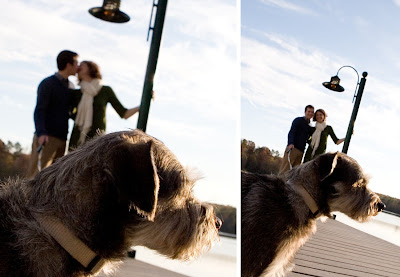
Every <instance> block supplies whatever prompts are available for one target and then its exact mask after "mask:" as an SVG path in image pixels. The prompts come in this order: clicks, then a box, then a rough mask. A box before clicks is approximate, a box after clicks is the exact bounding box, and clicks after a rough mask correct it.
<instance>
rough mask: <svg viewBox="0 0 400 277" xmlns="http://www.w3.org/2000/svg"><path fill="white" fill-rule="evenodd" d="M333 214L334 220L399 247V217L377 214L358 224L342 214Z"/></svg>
mask: <svg viewBox="0 0 400 277" xmlns="http://www.w3.org/2000/svg"><path fill="white" fill-rule="evenodd" d="M334 214H336V220H338V221H340V222H342V223H345V224H346V225H349V226H351V227H353V228H356V229H358V230H360V231H363V232H365V233H367V234H370V235H372V236H375V237H378V238H380V239H383V240H386V241H388V242H391V243H393V244H395V245H398V246H400V217H398V216H395V215H391V214H387V213H379V214H378V215H377V216H375V217H373V218H372V219H371V220H370V221H368V222H364V223H359V222H357V221H354V220H352V219H351V218H349V217H347V216H346V215H344V214H342V213H336V212H335V213H334Z"/></svg>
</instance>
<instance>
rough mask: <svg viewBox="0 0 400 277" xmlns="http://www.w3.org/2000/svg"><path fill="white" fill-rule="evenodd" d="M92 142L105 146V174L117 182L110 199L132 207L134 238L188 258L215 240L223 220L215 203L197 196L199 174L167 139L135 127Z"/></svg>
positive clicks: (112, 184) (131, 234)
mask: <svg viewBox="0 0 400 277" xmlns="http://www.w3.org/2000/svg"><path fill="white" fill-rule="evenodd" d="M89 143H91V144H93V146H91V145H88V146H87V147H88V148H89V149H90V148H91V147H96V148H97V149H99V147H101V148H100V149H99V150H100V151H104V155H102V159H103V161H102V166H103V167H102V171H103V173H104V178H102V179H103V183H104V184H107V185H108V187H111V189H110V190H109V191H108V193H109V194H110V195H109V197H108V198H107V199H110V198H111V199H113V200H112V201H114V202H115V201H116V202H118V205H119V207H120V208H121V209H122V210H123V209H125V210H128V209H129V210H130V212H129V214H128V215H127V216H128V217H129V219H128V222H130V223H129V224H128V225H127V230H126V231H127V234H129V237H130V238H128V239H130V240H131V241H132V243H133V244H140V245H144V246H147V247H149V248H152V249H154V250H157V251H159V252H160V253H161V254H164V255H167V256H168V257H171V258H182V259H187V258H190V257H192V256H196V255H197V254H199V253H200V252H201V250H202V249H203V248H207V247H210V246H211V244H212V242H213V241H214V240H215V239H216V238H217V237H218V229H219V227H220V226H221V221H220V220H219V219H218V218H217V217H216V216H215V213H214V209H213V207H212V206H211V205H209V204H206V203H202V202H200V201H199V200H197V199H196V198H195V197H194V195H193V191H192V189H193V186H194V182H195V180H193V179H191V178H190V177H189V175H188V174H187V172H186V170H185V168H184V167H183V166H182V165H181V164H180V163H179V161H178V159H177V158H176V157H175V155H174V154H173V153H172V152H171V151H170V150H169V149H168V148H167V147H166V146H165V145H164V144H163V143H162V142H160V141H159V140H157V139H155V138H153V137H151V136H149V135H147V134H145V133H143V132H141V131H131V132H119V133H112V134H108V135H104V136H102V137H100V138H98V139H95V140H94V141H93V142H89ZM94 144H97V145H96V146H95V145H94ZM102 144H104V145H103V146H101V145H102ZM84 148H85V147H83V149H78V150H76V151H85V150H84ZM112 189H114V192H113V191H112ZM114 204H115V203H113V205H114Z"/></svg>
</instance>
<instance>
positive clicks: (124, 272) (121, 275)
mask: <svg viewBox="0 0 400 277" xmlns="http://www.w3.org/2000/svg"><path fill="white" fill-rule="evenodd" d="M97 276H98V277H111V276H112V277H132V276H134V277H188V276H186V275H183V274H179V273H176V272H173V271H170V270H166V269H164V268H161V267H157V266H154V265H151V264H148V263H144V262H141V261H138V260H136V259H132V258H126V259H125V260H124V263H123V264H122V265H121V266H120V268H119V269H118V270H116V272H115V273H114V274H112V275H105V274H103V273H102V274H99V275H97Z"/></svg>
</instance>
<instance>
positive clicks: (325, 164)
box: [315, 152, 339, 181]
mask: <svg viewBox="0 0 400 277" xmlns="http://www.w3.org/2000/svg"><path fill="white" fill-rule="evenodd" d="M338 155H339V152H336V153H327V154H323V155H320V156H319V157H318V158H317V159H316V160H315V162H316V164H317V166H318V172H319V179H320V181H323V180H324V179H325V178H327V177H328V176H329V175H331V174H332V172H333V171H334V170H335V168H336V165H337V160H338Z"/></svg>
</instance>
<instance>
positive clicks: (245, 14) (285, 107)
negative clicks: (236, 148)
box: [241, 0, 400, 198]
mask: <svg viewBox="0 0 400 277" xmlns="http://www.w3.org/2000/svg"><path fill="white" fill-rule="evenodd" d="M241 14H242V17H241V138H246V139H248V140H251V141H254V142H255V143H256V145H257V146H267V147H269V148H270V149H274V150H278V151H279V152H280V153H282V152H283V150H284V148H285V146H286V144H287V133H288V131H289V129H290V125H291V122H292V120H293V119H294V118H295V117H297V116H302V115H304V107H305V106H306V105H307V104H312V105H314V106H315V108H317V109H318V108H323V109H325V111H326V112H327V113H328V118H327V123H328V124H329V125H331V126H332V127H333V129H334V131H335V133H336V135H337V136H338V137H339V138H344V137H345V135H346V131H347V126H348V124H349V120H350V116H351V112H352V109H353V103H352V98H353V94H354V91H355V88H356V84H357V74H356V72H355V71H353V70H352V69H350V68H344V69H342V70H341V71H340V72H339V77H340V78H341V85H342V86H343V87H344V88H345V91H344V92H343V93H336V92H333V91H330V90H327V89H325V88H324V87H323V86H322V84H321V83H322V82H325V81H329V80H330V77H331V76H333V75H336V73H337V71H338V69H339V68H340V67H341V66H344V65H350V66H353V67H354V68H355V69H356V70H357V71H358V74H359V75H360V78H361V74H362V72H364V71H366V72H368V77H367V82H366V85H365V89H364V94H363V98H362V100H361V106H360V109H359V112H358V116H357V120H356V122H355V127H354V135H353V136H352V139H351V142H350V146H349V150H348V154H349V155H350V156H352V157H354V158H355V159H356V160H357V161H358V162H359V164H360V165H361V166H362V167H363V168H364V171H365V172H367V173H368V174H369V175H370V176H371V180H370V188H371V189H373V190H374V191H376V192H379V193H383V194H387V195H391V196H393V197H397V198H400V186H399V185H398V181H397V170H398V169H397V167H398V165H397V157H398V156H399V155H400V146H399V143H398V142H397V140H398V139H399V137H400V128H399V126H398V122H399V121H400V94H399V93H400V85H399V84H398V75H399V72H400V52H399V49H400V36H398V30H400V19H399V14H400V1H398V0H397V1H392V0H384V1H372V0H364V1H361V0H357V1H346V0H335V1H322V0H309V1H287V0H248V1H242V3H241ZM342 146H343V144H341V145H339V146H337V145H335V144H334V143H333V142H332V140H330V139H328V147H327V150H328V151H341V150H342Z"/></svg>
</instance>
